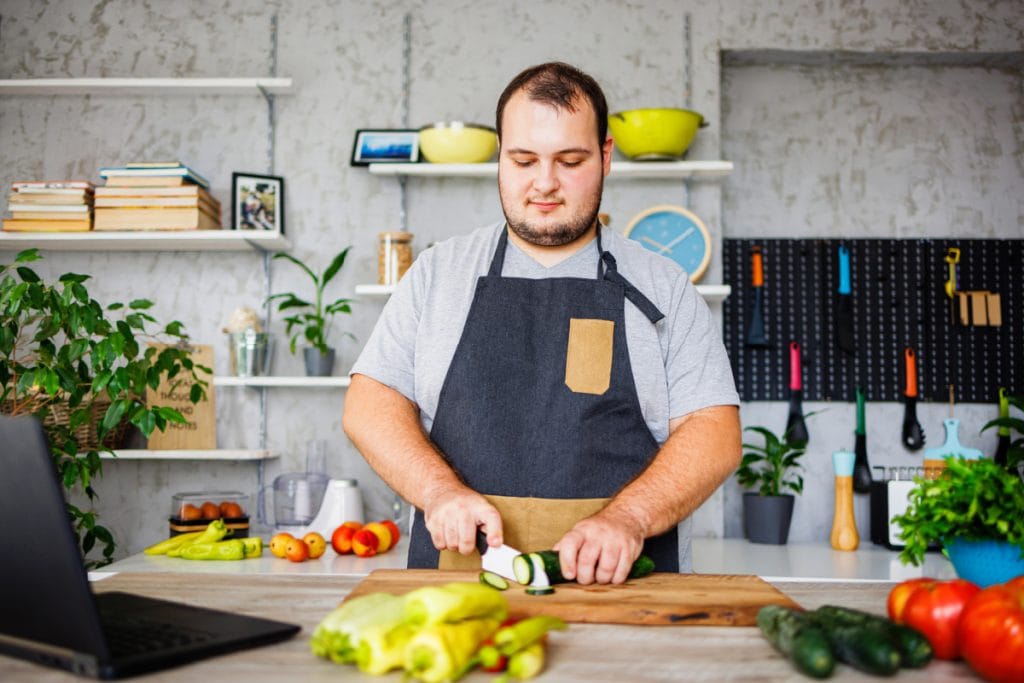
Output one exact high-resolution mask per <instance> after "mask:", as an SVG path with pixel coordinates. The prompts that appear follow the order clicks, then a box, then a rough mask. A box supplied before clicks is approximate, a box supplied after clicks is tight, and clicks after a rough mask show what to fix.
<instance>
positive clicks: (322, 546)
mask: <svg viewBox="0 0 1024 683" xmlns="http://www.w3.org/2000/svg"><path fill="white" fill-rule="evenodd" d="M302 542H303V543H305V544H306V547H307V548H308V549H309V559H311V560H315V559H316V558H318V557H320V556H321V555H323V554H324V551H325V550H327V541H325V540H324V537H323V536H321V535H320V534H319V533H317V532H315V531H310V532H309V533H308V534H306V535H305V536H303V537H302Z"/></svg>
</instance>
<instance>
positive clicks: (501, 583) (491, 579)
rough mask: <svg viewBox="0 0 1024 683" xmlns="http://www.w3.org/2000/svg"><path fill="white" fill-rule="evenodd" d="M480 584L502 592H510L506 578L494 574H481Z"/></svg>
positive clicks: (487, 572) (484, 572)
mask: <svg viewBox="0 0 1024 683" xmlns="http://www.w3.org/2000/svg"><path fill="white" fill-rule="evenodd" d="M480 583H482V584H483V585H485V586H490V587H491V588H497V589H498V590H500V591H503V590H508V581H506V580H505V577H504V576H501V575H500V574H495V573H494V572H489V571H482V572H480Z"/></svg>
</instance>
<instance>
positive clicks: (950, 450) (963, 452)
mask: <svg viewBox="0 0 1024 683" xmlns="http://www.w3.org/2000/svg"><path fill="white" fill-rule="evenodd" d="M942 424H943V425H944V426H945V427H946V442H945V443H944V444H942V445H941V446H936V447H935V448H929V449H928V450H926V451H925V452H924V458H925V460H945V459H946V458H960V459H962V460H977V459H978V458H981V457H982V454H981V451H979V450H978V449H977V448H968V447H967V446H964V445H962V444H961V443H960V437H959V431H960V420H956V419H954V418H951V417H950V418H946V419H945V420H943V421H942Z"/></svg>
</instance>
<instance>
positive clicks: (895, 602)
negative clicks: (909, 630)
mask: <svg viewBox="0 0 1024 683" xmlns="http://www.w3.org/2000/svg"><path fill="white" fill-rule="evenodd" d="M938 581H939V580H938V579H929V578H927V577H923V578H919V579H907V580H906V581H904V582H903V583H899V584H897V585H896V587H895V588H893V589H892V590H891V591H889V599H888V601H886V605H885V606H886V608H887V609H888V611H889V618H890V619H892V620H893V621H895V622H896V623H897V624H902V623H903V609H904V608H905V607H906V606H907V598H909V597H910V594H911V593H913V592H914V591H916V590H917V589H918V588H921V587H922V586H925V585H931V584H933V583H938Z"/></svg>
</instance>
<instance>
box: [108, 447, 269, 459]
mask: <svg viewBox="0 0 1024 683" xmlns="http://www.w3.org/2000/svg"><path fill="white" fill-rule="evenodd" d="M114 453H115V454H116V455H111V454H110V453H100V458H101V459H103V460H270V459H271V458H276V457H277V456H276V455H273V454H271V452H270V451H267V450H242V449H234V450H231V449H216V450H204V451H150V450H146V449H144V448H126V449H122V450H117V451H114Z"/></svg>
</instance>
